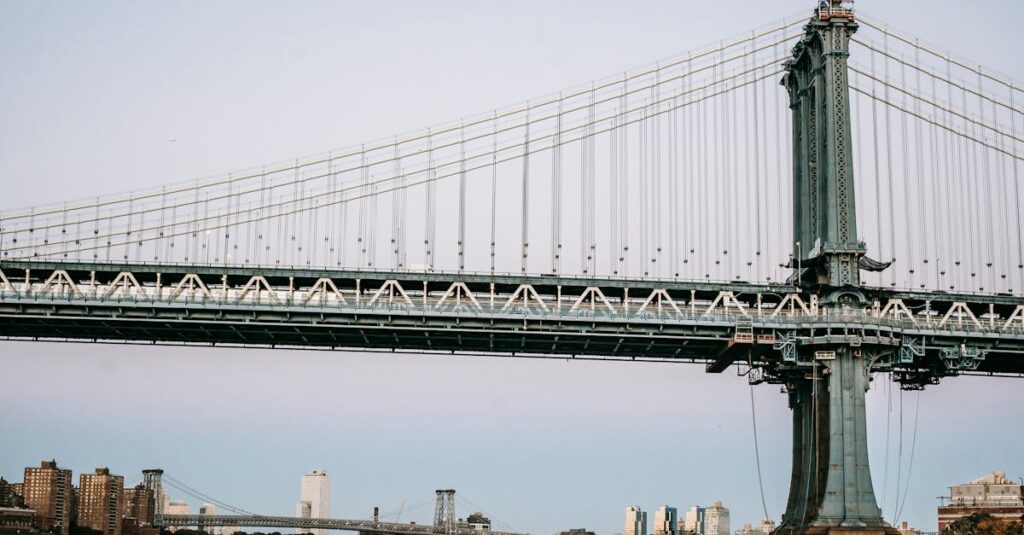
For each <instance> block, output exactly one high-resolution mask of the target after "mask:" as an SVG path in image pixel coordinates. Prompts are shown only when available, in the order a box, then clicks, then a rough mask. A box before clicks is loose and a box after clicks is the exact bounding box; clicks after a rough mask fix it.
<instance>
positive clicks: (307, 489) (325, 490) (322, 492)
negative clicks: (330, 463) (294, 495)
mask: <svg viewBox="0 0 1024 535" xmlns="http://www.w3.org/2000/svg"><path fill="white" fill-rule="evenodd" d="M330 503H331V483H330V480H329V479H327V471H326V470H323V469H320V470H313V471H312V472H310V473H308V474H306V475H304V476H302V485H301V487H300V489H299V503H298V505H296V506H295V516H297V517H299V518H330ZM295 532H296V533H306V532H312V533H313V535H327V530H325V529H313V530H306V529H297V530H296V531H295Z"/></svg>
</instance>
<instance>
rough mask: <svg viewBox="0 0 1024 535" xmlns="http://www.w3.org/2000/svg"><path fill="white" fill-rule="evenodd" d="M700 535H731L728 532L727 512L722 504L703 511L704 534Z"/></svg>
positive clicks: (716, 503) (718, 503)
mask: <svg viewBox="0 0 1024 535" xmlns="http://www.w3.org/2000/svg"><path fill="white" fill-rule="evenodd" d="M702 535H731V532H730V530H729V510H728V509H726V508H725V506H723V505H722V502H715V505H712V506H711V507H708V508H706V509H704V532H703V534H702Z"/></svg>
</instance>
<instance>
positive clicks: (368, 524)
mask: <svg viewBox="0 0 1024 535" xmlns="http://www.w3.org/2000/svg"><path fill="white" fill-rule="evenodd" d="M163 525H164V527H196V526H198V527H206V526H210V527H212V526H244V527H254V528H273V529H278V530H281V529H293V528H294V529H311V530H312V529H340V530H346V531H358V532H361V533H394V534H397V535H437V534H445V535H471V534H475V535H480V531H479V530H474V529H470V528H465V527H452V528H445V527H440V526H438V527H435V526H431V525H428V524H416V523H408V524H400V523H395V522H380V521H376V520H344V519H340V518H298V517H290V516H250V515H198V514H195V515H163ZM488 533H490V534H491V535H522V534H519V533H513V532H506V531H488Z"/></svg>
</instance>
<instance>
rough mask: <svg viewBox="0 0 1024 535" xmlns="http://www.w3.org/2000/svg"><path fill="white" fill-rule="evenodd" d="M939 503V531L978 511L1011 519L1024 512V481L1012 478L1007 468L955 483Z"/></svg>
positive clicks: (1018, 516) (1022, 514)
mask: <svg viewBox="0 0 1024 535" xmlns="http://www.w3.org/2000/svg"><path fill="white" fill-rule="evenodd" d="M943 502H944V503H943V504H942V505H940V506H939V531H940V532H941V531H943V530H944V529H946V526H947V525H949V524H950V523H952V522H955V521H956V520H958V519H960V518H963V517H967V516H971V515H973V514H975V513H979V514H988V515H990V516H991V517H992V518H993V519H996V520H999V521H1007V522H1011V521H1014V520H1020V519H1021V517H1022V516H1024V485H1021V484H1019V483H1017V482H1014V481H1010V480H1009V479H1007V478H1006V473H1005V472H992V473H991V474H989V475H987V476H983V477H979V478H978V479H975V480H973V481H968V482H967V483H961V484H960V485H953V486H952V487H950V489H949V497H948V498H947V497H943Z"/></svg>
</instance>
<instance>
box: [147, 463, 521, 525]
mask: <svg viewBox="0 0 1024 535" xmlns="http://www.w3.org/2000/svg"><path fill="white" fill-rule="evenodd" d="M143 481H144V484H145V487H146V489H147V490H148V491H149V493H150V494H149V495H150V496H151V497H152V498H153V505H154V508H153V518H152V525H153V526H155V527H159V528H196V529H198V530H199V531H205V530H207V529H210V528H214V527H229V528H269V529H274V530H281V529H296V530H300V529H302V530H308V531H310V532H313V533H323V531H313V530H326V529H334V530H342V531H358V532H360V533H380V534H390V535H428V534H429V535H441V534H443V535H465V534H472V533H479V532H480V529H486V530H487V532H488V533H491V534H493V535H523V534H520V533H515V532H512V531H500V530H494V529H491V526H490V524H488V525H487V526H486V528H484V527H483V526H471V525H469V524H468V523H467V522H466V521H464V520H462V519H460V518H458V517H457V511H456V508H457V506H463V507H464V508H465V507H469V508H470V509H469V510H474V511H478V510H479V509H480V507H479V506H477V505H476V504H474V503H472V502H469V501H468V500H466V499H465V498H456V495H455V490H454V489H438V490H436V491H435V493H434V496H431V497H430V498H434V523H433V524H417V523H415V522H405V523H402V522H400V519H401V516H402V513H403V512H408V511H411V510H413V509H416V508H418V507H422V506H425V505H429V501H430V499H429V498H427V499H424V500H419V501H417V502H415V503H411V504H409V506H408V507H406V504H405V502H404V501H403V502H402V506H401V507H400V508H399V509H398V511H397V513H394V512H392V513H384V514H383V515H381V514H380V513H379V511H378V509H377V508H374V515H373V519H372V520H346V519H339V518H310V517H290V516H267V515H260V514H257V513H253V512H250V511H247V510H245V509H241V508H239V507H236V506H233V505H230V504H228V503H225V502H223V501H221V500H218V499H216V498H213V497H212V496H210V495H208V494H204V493H202V492H200V491H198V490H196V489H194V488H192V487H190V486H188V485H187V484H185V483H183V482H181V481H179V480H177V479H175V478H173V477H170V476H169V475H166V474H164V471H163V470H161V469H150V470H144V471H143ZM164 482H167V483H168V487H170V488H173V489H175V490H177V491H179V492H182V493H184V494H186V495H188V496H190V497H192V498H195V499H198V500H200V501H202V502H204V503H205V502H212V504H215V505H216V506H218V507H221V508H223V509H225V510H227V511H228V512H230V513H231V514H204V513H198V514H170V513H168V512H166V511H164V506H163V502H164V500H163V498H164V496H165V492H166V490H165V487H164ZM382 518H393V520H391V521H388V520H382ZM467 518H469V515H467Z"/></svg>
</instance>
